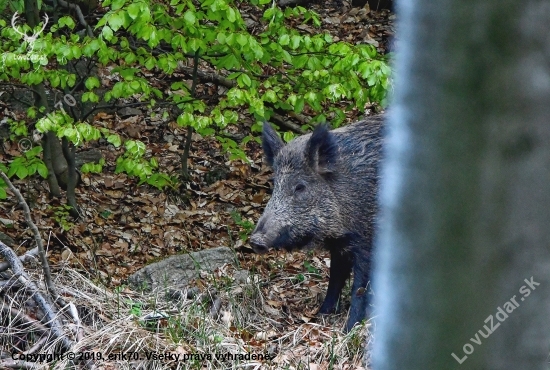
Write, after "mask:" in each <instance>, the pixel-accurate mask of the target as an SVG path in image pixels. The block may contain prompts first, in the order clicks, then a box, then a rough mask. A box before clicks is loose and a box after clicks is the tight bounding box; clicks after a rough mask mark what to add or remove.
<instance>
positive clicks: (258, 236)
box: [250, 217, 269, 254]
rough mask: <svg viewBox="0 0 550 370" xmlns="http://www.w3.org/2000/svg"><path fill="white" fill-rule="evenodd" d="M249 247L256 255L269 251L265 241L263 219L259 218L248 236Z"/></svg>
mask: <svg viewBox="0 0 550 370" xmlns="http://www.w3.org/2000/svg"><path fill="white" fill-rule="evenodd" d="M250 245H251V246H252V249H254V252H256V253H259V254H261V253H266V252H267V251H268V250H269V245H268V243H267V240H266V233H265V218H263V217H261V218H260V220H259V221H258V225H256V228H255V229H254V231H253V232H252V234H251V235H250Z"/></svg>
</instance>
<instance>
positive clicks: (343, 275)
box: [319, 245, 352, 314]
mask: <svg viewBox="0 0 550 370" xmlns="http://www.w3.org/2000/svg"><path fill="white" fill-rule="evenodd" d="M329 249H330V275H329V278H328V289H327V295H326V296H325V300H324V302H323V304H322V305H321V308H320V309H319V313H320V314H329V313H334V312H336V311H338V310H339V309H340V304H339V302H340V295H341V293H342V288H344V284H345V283H346V280H347V279H348V278H349V275H350V273H351V268H352V258H351V254H350V253H349V252H348V251H347V250H346V249H344V248H343V246H342V245H338V246H336V245H330V246H329Z"/></svg>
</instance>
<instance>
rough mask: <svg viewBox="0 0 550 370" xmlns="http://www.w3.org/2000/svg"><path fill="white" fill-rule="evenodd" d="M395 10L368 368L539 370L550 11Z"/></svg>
mask: <svg viewBox="0 0 550 370" xmlns="http://www.w3.org/2000/svg"><path fill="white" fill-rule="evenodd" d="M398 5H399V6H400V7H399V8H398V9H397V10H398V12H399V14H400V15H401V17H402V18H401V24H400V28H399V33H400V34H401V38H400V39H401V45H400V47H399V48H398V56H397V61H396V93H395V104H394V108H393V112H392V114H391V118H390V123H389V129H388V133H389V137H388V146H387V151H386V159H385V163H384V169H383V172H382V184H381V207H382V219H381V222H380V234H379V236H378V242H377V253H378V255H377V258H378V259H377V265H376V272H375V276H374V292H375V294H376V298H377V299H376V302H375V309H376V311H377V312H378V317H377V319H376V333H375V343H374V350H373V365H374V367H373V368H374V370H390V369H391V370H395V369H407V370H416V369H419V370H420V369H422V370H425V369H459V368H460V369H502V370H506V369H510V370H517V369H529V370H538V369H541V370H542V369H547V368H548V365H547V362H548V361H547V356H548V353H549V348H550V327H549V326H550V325H549V319H548V317H549V316H550V294H549V292H550V244H549V243H550V227H549V221H550V206H549V205H550V122H549V117H550V63H549V60H550V42H549V38H548V25H549V24H550V3H549V2H548V1H544V0H528V1H522V2H518V1H511V0H499V1H497V0H486V1H477V0H476V1H474V0H440V1H430V0H417V1H401V2H400V3H398ZM514 302H515V303H514Z"/></svg>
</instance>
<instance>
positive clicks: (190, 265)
mask: <svg viewBox="0 0 550 370" xmlns="http://www.w3.org/2000/svg"><path fill="white" fill-rule="evenodd" d="M234 261H235V251H233V250H232V249H231V248H227V247H218V248H211V249H205V250H202V251H198V252H191V253H188V254H181V255H177V256H171V257H168V258H166V259H164V260H162V261H160V262H156V263H152V264H150V265H147V266H145V267H144V268H142V269H140V270H139V271H137V272H135V273H134V274H132V275H131V276H130V277H129V278H128V282H129V283H130V285H131V286H132V287H133V288H134V289H138V290H153V289H155V288H166V287H170V286H178V287H182V286H185V285H188V284H189V281H190V280H192V279H195V278H197V277H199V271H201V270H204V271H214V270H215V269H217V268H218V267H220V266H222V265H224V264H226V263H233V262H234Z"/></svg>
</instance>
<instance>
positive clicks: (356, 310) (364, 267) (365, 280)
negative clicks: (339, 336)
mask: <svg viewBox="0 0 550 370" xmlns="http://www.w3.org/2000/svg"><path fill="white" fill-rule="evenodd" d="M361 244H362V245H354V246H352V252H353V284H352V288H351V307H350V310H349V318H348V322H347V325H346V331H350V330H351V328H353V326H354V325H355V324H356V323H358V322H360V321H362V320H363V319H364V318H365V317H366V316H367V310H368V308H369V301H370V292H369V280H370V272H371V271H370V265H371V261H370V251H369V249H368V248H365V245H364V244H363V243H361Z"/></svg>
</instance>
